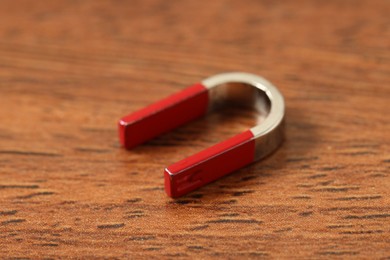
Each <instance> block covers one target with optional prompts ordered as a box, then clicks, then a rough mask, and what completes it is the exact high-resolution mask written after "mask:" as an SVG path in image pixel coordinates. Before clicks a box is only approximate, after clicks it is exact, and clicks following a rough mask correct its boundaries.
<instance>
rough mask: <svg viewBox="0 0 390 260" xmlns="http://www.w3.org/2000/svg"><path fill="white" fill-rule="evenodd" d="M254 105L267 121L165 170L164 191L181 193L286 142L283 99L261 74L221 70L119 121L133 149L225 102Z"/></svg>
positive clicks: (123, 138) (122, 135) (125, 142)
mask: <svg viewBox="0 0 390 260" xmlns="http://www.w3.org/2000/svg"><path fill="white" fill-rule="evenodd" d="M226 102H227V103H229V102H233V103H238V104H241V105H245V106H247V105H250V106H252V107H253V108H255V109H256V110H257V111H258V112H260V114H264V113H265V114H267V116H266V118H265V120H264V121H263V122H261V123H260V124H258V125H256V126H254V127H252V128H251V129H249V130H248V131H245V132H243V133H241V134H238V135H236V136H234V137H232V138H229V139H228V140H225V141H223V142H221V143H218V144H216V145H214V146H212V147H210V148H208V149H206V150H203V151H201V152H199V153H197V154H194V155H192V156H190V157H188V158H186V159H184V160H182V161H179V162H177V163H174V164H172V165H170V166H168V167H167V168H166V169H165V175H164V176H165V190H166V192H167V194H168V195H169V196H171V197H179V196H182V195H184V194H186V193H188V192H190V191H192V190H194V189H197V188H199V187H201V186H203V185H204V184H206V183H209V182H211V181H214V180H216V179H218V178H220V177H222V176H224V175H226V174H228V173H230V172H232V171H235V170H237V169H239V168H241V167H243V166H245V165H247V164H250V163H252V162H254V161H256V160H259V159H261V158H263V157H265V156H267V155H269V154H270V153H271V152H272V151H274V150H275V149H276V148H277V147H278V146H279V145H280V144H281V142H282V140H283V130H284V129H283V126H284V124H283V122H284V109H285V107H284V100H283V97H282V95H281V94H280V92H279V91H278V90H277V89H276V88H275V87H274V86H273V85H272V84H271V83H270V82H268V81H267V80H265V79H263V78H262V77H259V76H256V75H253V74H248V73H242V72H233V73H222V74H218V75H215V76H212V77H210V78H207V79H205V80H204V81H202V82H201V83H198V84H195V85H193V86H191V87H188V88H186V89H184V90H183V91H181V92H178V93H176V94H174V95H172V96H170V97H168V98H165V99H163V100H161V101H159V102H156V103H154V104H152V105H149V106H148V107H146V108H144V109H141V110H139V111H137V112H134V113H131V114H129V115H127V116H125V117H123V118H122V119H121V120H119V138H120V141H121V143H122V145H123V146H124V147H126V148H128V149H129V148H132V147H134V146H136V145H138V144H141V143H143V142H145V141H147V140H149V139H151V138H153V137H155V136H157V135H159V134H162V133H164V132H167V131H169V130H171V129H174V128H176V127H178V126H180V125H182V124H185V123H187V122H189V121H192V120H194V119H196V118H198V117H200V116H202V115H204V114H206V113H207V112H208V111H211V110H213V109H215V108H217V107H219V106H221V105H223V104H224V103H226Z"/></svg>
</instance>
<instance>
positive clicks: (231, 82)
mask: <svg viewBox="0 0 390 260" xmlns="http://www.w3.org/2000/svg"><path fill="white" fill-rule="evenodd" d="M202 84H203V85H204V86H205V87H206V88H207V89H208V90H209V99H210V101H211V102H210V103H209V104H210V105H209V110H213V109H215V108H217V107H219V106H221V103H224V102H226V101H229V100H233V102H234V103H235V102H238V103H239V104H240V103H241V104H244V105H246V104H249V105H250V106H252V107H253V108H254V109H255V110H257V111H258V112H259V113H260V114H264V113H266V114H267V116H266V119H265V120H264V121H263V122H261V123H260V124H258V125H256V126H254V127H252V128H251V129H250V131H251V132H252V134H253V139H254V140H255V141H256V154H255V160H259V159H261V158H263V157H265V156H267V155H268V154H269V153H271V152H272V151H273V150H275V149H276V148H277V147H278V146H279V144H280V143H281V142H282V140H283V133H284V110H285V106H284V99H283V96H282V94H281V93H280V92H279V90H278V89H277V88H276V87H274V86H273V85H272V84H271V83H270V82H269V81H267V80H266V79H264V78H262V77H260V76H257V75H254V74H250V73H244V72H231V73H221V74H218V75H214V76H211V77H209V78H207V79H205V80H203V81H202Z"/></svg>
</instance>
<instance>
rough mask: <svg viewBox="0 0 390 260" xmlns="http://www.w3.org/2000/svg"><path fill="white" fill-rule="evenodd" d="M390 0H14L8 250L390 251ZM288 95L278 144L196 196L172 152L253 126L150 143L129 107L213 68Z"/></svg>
mask: <svg viewBox="0 0 390 260" xmlns="http://www.w3.org/2000/svg"><path fill="white" fill-rule="evenodd" d="M389 13H390V2H389V1H387V0H383V1H375V0H366V1H360V0H359V1H358V0H347V1H335V0H330V1H305V0H303V1H239V0H237V1H233V0H231V1H219V0H214V1H211V0H210V1H200V0H194V1H164V0H160V1H149V0H147V1H144V0H137V1H127V2H126V1H27V0H26V1H14V0H1V2H0V258H32V259H36V258H68V257H78V258H103V257H108V258H111V257H112V258H133V259H134V258H142V257H145V258H150V257H156V258H172V257H178V258H217V257H220V258H231V259H235V258H262V257H264V258H306V259H307V258H310V259H313V258H314V259H316V258H324V259H327V258H335V257H339V258H350V257H357V258H375V259H382V258H383V259H386V258H387V259H388V258H390V196H389V195H390V116H389V108H390V107H389V104H390V86H389V84H390V73H389V72H390V71H389V70H390V52H389V50H390V22H389V21H390V20H389ZM226 71H245V72H250V73H255V74H259V75H262V76H264V77H265V78H267V79H268V80H270V81H271V82H273V83H274V84H275V85H276V86H277V87H278V88H279V90H280V91H281V92H282V93H283V95H284V97H285V101H286V106H287V113H286V117H287V121H286V140H285V142H284V144H283V145H282V146H281V147H280V149H279V150H278V151H276V152H275V153H274V154H272V155H271V156H269V157H268V158H266V159H265V160H263V161H261V162H257V163H254V164H252V165H250V166H249V167H246V168H243V169H241V170H239V171H237V172H235V173H234V174H231V175H229V176H227V177H225V178H222V179H220V180H218V181H216V182H214V183H212V184H210V185H207V186H206V187H203V188H201V189H199V190H197V191H196V192H193V193H191V194H189V195H187V196H185V197H182V198H179V199H176V200H173V199H170V198H169V197H167V196H166V194H165V192H164V188H163V185H164V180H163V169H164V167H166V166H168V165H170V164H172V163H173V162H176V161H178V160H180V159H183V158H185V157H186V156H189V155H191V154H193V153H195V152H197V151H200V150H201V149H204V148H206V147H208V146H210V145H212V144H215V143H217V142H219V141H222V140H224V139H226V138H228V137H230V136H233V135H235V134H237V133H239V132H240V131H243V130H245V129H248V128H249V127H251V126H252V125H253V114H252V112H251V111H244V110H240V109H237V108H230V109H228V110H225V111H220V112H216V113H213V114H211V115H209V116H207V117H206V118H203V119H200V120H197V121H196V122H193V123H190V124H188V125H186V126H183V127H181V128H179V129H177V130H175V131H173V132H171V133H168V134H165V135H163V136H161V137H159V138H156V139H154V140H152V141H150V142H148V143H146V144H144V145H141V146H139V147H137V148H135V149H134V150H131V151H126V150H125V149H122V148H121V147H120V145H119V142H118V137H117V125H116V123H117V120H118V119H119V118H120V117H121V116H124V115H126V114H127V113H129V112H132V111H134V110H137V109H139V108H142V107H144V106H146V105H148V104H150V103H152V102H154V101H157V100H159V99H161V98H163V97H166V96H168V95H170V94H172V93H174V92H176V91H179V90H181V89H183V88H185V87H186V86H189V85H192V84H194V83H196V82H199V81H200V80H202V79H203V78H205V77H208V76H210V75H213V74H216V73H219V72H226Z"/></svg>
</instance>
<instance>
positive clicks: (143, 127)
mask: <svg viewBox="0 0 390 260" xmlns="http://www.w3.org/2000/svg"><path fill="white" fill-rule="evenodd" d="M207 108H208V93H207V89H206V88H205V87H204V86H203V85H202V84H195V85H193V86H191V87H188V88H186V89H184V90H183V91H180V92H178V93H176V94H173V95H172V96H170V97H167V98H165V99H162V100H160V101H158V102H156V103H154V104H151V105H149V106H147V107H145V108H144V109H141V110H139V111H137V112H134V113H131V114H129V115H127V116H125V117H123V118H121V119H120V120H119V140H120V142H121V144H122V145H123V146H124V147H125V148H127V149H130V148H133V147H135V146H137V145H139V144H141V143H144V142H146V141H147V140H150V139H152V138H153V137H156V136H158V135H160V134H163V133H165V132H168V131H170V130H172V129H174V128H177V127H179V126H181V125H183V124H185V123H187V122H190V121H192V120H194V119H196V118H198V117H200V116H202V115H204V114H205V113H206V111H207Z"/></svg>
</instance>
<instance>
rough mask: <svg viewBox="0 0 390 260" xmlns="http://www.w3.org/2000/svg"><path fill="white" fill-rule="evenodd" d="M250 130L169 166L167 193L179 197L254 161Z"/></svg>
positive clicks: (253, 143)
mask: <svg viewBox="0 0 390 260" xmlns="http://www.w3.org/2000/svg"><path fill="white" fill-rule="evenodd" d="M252 137H253V135H252V132H251V131H250V130H248V131H245V132H243V133H241V134H238V135H236V136H234V137H232V138H230V139H228V140H225V141H223V142H221V143H219V144H216V145H214V146H212V147H210V148H207V149H206V150H203V151H201V152H199V153H197V154H195V155H192V156H190V157H188V158H186V159H184V160H181V161H179V162H177V163H175V164H172V165H171V166H169V167H167V168H166V169H165V172H164V178H165V191H166V192H167V194H168V195H169V196H170V197H173V198H176V197H180V196H182V195H184V194H186V193H188V192H190V191H193V190H195V189H197V188H199V187H202V186H203V185H205V184H207V183H209V182H212V181H215V180H217V179H219V178H221V177H222V176H224V175H226V174H228V173H231V172H233V171H235V170H237V169H239V168H241V167H243V166H245V165H247V164H249V163H252V162H253V161H254V154H255V140H253V139H252Z"/></svg>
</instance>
